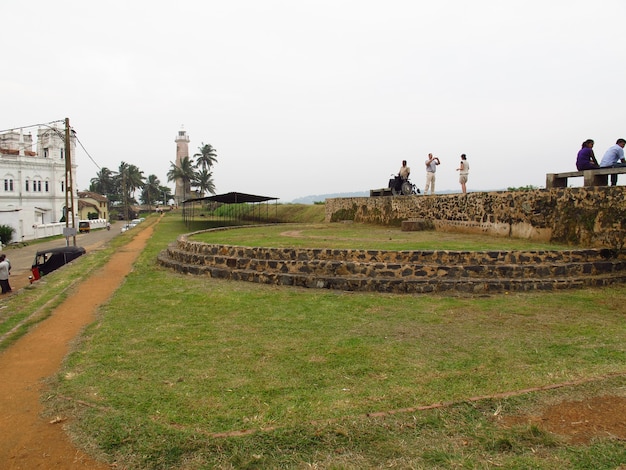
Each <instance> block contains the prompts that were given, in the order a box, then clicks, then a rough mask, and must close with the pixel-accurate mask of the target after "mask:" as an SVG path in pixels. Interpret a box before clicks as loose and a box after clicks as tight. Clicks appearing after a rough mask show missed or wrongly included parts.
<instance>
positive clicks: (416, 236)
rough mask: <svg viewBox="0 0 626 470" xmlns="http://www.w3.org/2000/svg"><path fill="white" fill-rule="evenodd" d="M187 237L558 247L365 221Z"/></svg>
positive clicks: (295, 243)
mask: <svg viewBox="0 0 626 470" xmlns="http://www.w3.org/2000/svg"><path fill="white" fill-rule="evenodd" d="M313 207H317V206H313ZM190 239H191V240H195V241H202V242H206V243H222V244H231V245H245V246H268V247H274V248H283V247H309V248H342V249H364V250H374V249H377V250H435V249H437V250H456V251H483V250H559V249H568V248H571V247H567V246H565V245H558V244H553V243H547V242H538V241H535V240H525V239H515V238H494V237H490V236H487V235H476V234H458V233H444V232H436V231H434V230H433V231H419V232H403V231H402V230H400V228H399V227H384V226H377V225H366V224H343V223H333V224H287V225H285V224H278V225H269V226H268V225H265V226H262V227H253V226H249V227H245V228H237V229H230V230H226V231H223V230H218V231H213V232H204V233H199V234H195V235H193V236H192V237H191V238H190Z"/></svg>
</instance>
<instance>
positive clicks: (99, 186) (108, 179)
mask: <svg viewBox="0 0 626 470" xmlns="http://www.w3.org/2000/svg"><path fill="white" fill-rule="evenodd" d="M89 191H91V192H94V193H98V194H103V195H105V196H107V197H108V198H109V200H110V199H111V198H110V196H111V194H113V193H114V191H115V172H113V171H111V170H109V169H108V168H106V167H103V168H100V171H99V172H98V173H96V177H95V178H91V180H90V182H89Z"/></svg>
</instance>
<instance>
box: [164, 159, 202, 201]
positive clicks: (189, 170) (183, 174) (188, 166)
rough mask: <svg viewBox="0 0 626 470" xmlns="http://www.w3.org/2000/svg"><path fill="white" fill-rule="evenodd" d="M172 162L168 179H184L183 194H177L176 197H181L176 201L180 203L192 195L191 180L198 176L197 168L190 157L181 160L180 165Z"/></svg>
mask: <svg viewBox="0 0 626 470" xmlns="http://www.w3.org/2000/svg"><path fill="white" fill-rule="evenodd" d="M170 164H171V166H170V169H169V171H168V172H167V181H174V182H176V181H179V180H180V181H182V187H183V194H176V197H177V198H179V199H180V200H178V201H176V202H177V203H180V202H181V201H184V200H185V199H189V197H190V196H191V182H192V181H194V180H195V178H196V170H195V168H194V166H193V163H192V160H191V159H190V158H189V157H184V158H183V159H182V160H181V161H180V166H176V164H175V163H172V162H170Z"/></svg>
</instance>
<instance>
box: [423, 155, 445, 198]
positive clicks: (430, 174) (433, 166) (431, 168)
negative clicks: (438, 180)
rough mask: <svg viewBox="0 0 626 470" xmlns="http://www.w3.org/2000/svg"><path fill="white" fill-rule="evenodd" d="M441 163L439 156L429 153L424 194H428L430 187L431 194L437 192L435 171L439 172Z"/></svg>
mask: <svg viewBox="0 0 626 470" xmlns="http://www.w3.org/2000/svg"><path fill="white" fill-rule="evenodd" d="M440 163H441V162H440V161H439V158H437V157H433V154H432V153H429V154H428V160H426V188H424V195H426V194H428V188H430V194H435V173H436V172H437V165H439V164H440Z"/></svg>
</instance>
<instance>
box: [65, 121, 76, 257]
mask: <svg viewBox="0 0 626 470" xmlns="http://www.w3.org/2000/svg"><path fill="white" fill-rule="evenodd" d="M71 148H72V146H71V140H70V119H69V118H65V208H66V214H65V228H66V233H67V235H66V240H67V245H68V246H69V244H70V239H69V236H70V235H72V240H73V242H74V246H76V220H75V216H74V183H73V181H72V155H71V150H70V149H71ZM68 199H69V201H68ZM68 202H69V204H68ZM70 214H71V215H72V228H71V230H70V228H69V223H70Z"/></svg>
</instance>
